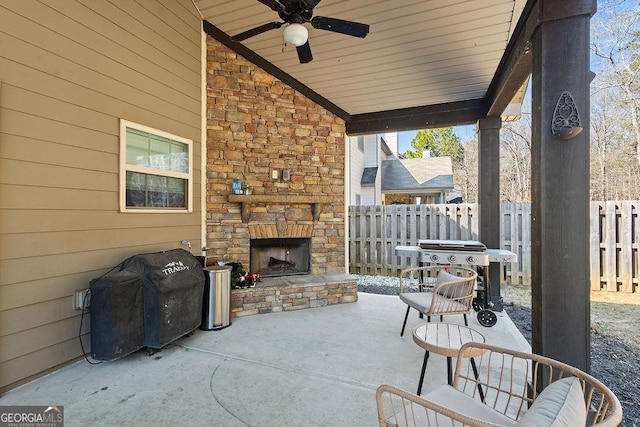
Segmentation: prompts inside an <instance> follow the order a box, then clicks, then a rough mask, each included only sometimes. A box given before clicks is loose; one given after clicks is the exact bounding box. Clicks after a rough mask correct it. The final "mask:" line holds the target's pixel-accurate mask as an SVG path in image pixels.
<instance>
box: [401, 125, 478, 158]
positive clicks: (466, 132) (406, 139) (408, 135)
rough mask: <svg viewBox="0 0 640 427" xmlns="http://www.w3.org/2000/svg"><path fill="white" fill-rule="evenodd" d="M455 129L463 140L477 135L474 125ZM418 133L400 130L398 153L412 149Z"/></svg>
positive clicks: (468, 139)
mask: <svg viewBox="0 0 640 427" xmlns="http://www.w3.org/2000/svg"><path fill="white" fill-rule="evenodd" d="M453 130H454V131H455V133H456V135H458V136H459V137H460V139H461V140H462V141H463V142H465V141H470V140H472V139H475V137H476V128H475V126H473V125H469V126H456V127H454V128H453ZM416 133H418V131H417V130H412V131H407V132H398V153H400V154H402V153H405V152H406V151H407V150H409V149H411V140H412V139H413V137H414V136H416Z"/></svg>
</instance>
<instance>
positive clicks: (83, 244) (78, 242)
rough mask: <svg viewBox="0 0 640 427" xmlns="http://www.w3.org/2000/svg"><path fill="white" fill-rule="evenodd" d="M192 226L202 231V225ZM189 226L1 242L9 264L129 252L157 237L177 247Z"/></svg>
mask: <svg viewBox="0 0 640 427" xmlns="http://www.w3.org/2000/svg"><path fill="white" fill-rule="evenodd" d="M192 226H195V227H198V226H199V224H197V223H196V224H193V225H192ZM186 227H187V225H186V224H185V225H179V226H176V227H166V226H163V227H162V228H161V229H158V228H157V227H144V228H143V227H138V228H126V229H107V230H102V229H97V228H96V229H94V230H88V231H64V232H53V233H29V235H28V237H29V238H28V239H25V236H24V235H23V234H22V235H21V234H7V235H5V236H4V237H3V239H2V241H1V242H0V251H1V252H2V253H3V254H4V256H3V257H4V258H5V260H10V259H16V258H33V257H39V256H46V255H49V254H76V256H78V254H81V253H83V252H87V251H99V250H103V249H111V248H126V247H129V246H131V245H135V243H136V242H149V241H150V236H149V234H151V233H154V234H156V235H158V238H160V239H162V241H166V239H173V240H174V241H175V242H176V243H178V242H180V241H181V240H182V239H184V233H185V231H184V230H185V228H186Z"/></svg>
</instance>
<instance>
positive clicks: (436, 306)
mask: <svg viewBox="0 0 640 427" xmlns="http://www.w3.org/2000/svg"><path fill="white" fill-rule="evenodd" d="M408 279H412V280H408ZM415 279H418V280H419V284H418V285H416V284H415ZM477 279H478V274H477V273H476V272H475V271H473V270H471V269H469V268H465V267H459V266H444V265H431V266H426V267H415V268H407V269H405V270H402V271H401V272H400V299H401V300H402V302H404V303H405V304H407V312H406V314H405V316H404V322H403V323H402V330H401V331H400V336H403V335H404V328H405V326H406V325H407V319H408V318H409V311H410V310H411V308H414V309H416V310H417V311H418V312H419V313H420V317H422V316H423V315H425V316H427V321H430V320H431V316H440V320H442V316H446V315H453V314H462V315H463V316H464V324H465V325H466V326H469V324H468V323H467V314H468V313H469V312H470V311H471V307H472V303H473V292H474V290H475V287H476V280H477ZM408 283H411V285H409V284H408ZM425 283H426V284H427V285H433V288H431V287H430V286H426V285H425ZM416 287H417V289H416ZM416 290H417V291H418V292H416Z"/></svg>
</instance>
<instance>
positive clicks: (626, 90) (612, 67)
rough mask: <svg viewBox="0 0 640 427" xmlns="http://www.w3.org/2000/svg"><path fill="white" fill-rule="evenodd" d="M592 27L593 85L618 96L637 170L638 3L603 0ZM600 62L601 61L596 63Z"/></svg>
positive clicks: (639, 92) (639, 112)
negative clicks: (594, 75)
mask: <svg viewBox="0 0 640 427" xmlns="http://www.w3.org/2000/svg"><path fill="white" fill-rule="evenodd" d="M598 9H599V11H598V14H597V15H596V18H597V19H595V20H594V21H593V24H592V35H591V37H592V40H593V42H592V52H593V53H594V55H595V58H594V59H596V61H595V64H594V65H595V66H596V68H597V69H598V74H599V75H598V78H597V79H598V80H597V81H596V83H595V84H596V85H597V86H598V87H600V88H601V90H602V88H607V91H608V92H609V93H611V94H615V95H617V96H618V97H619V101H618V104H617V108H620V109H623V110H624V111H625V117H626V120H625V121H626V122H627V123H628V126H629V128H630V135H629V136H630V140H629V142H630V144H631V146H632V147H633V150H634V152H635V161H636V164H637V166H638V167H640V59H639V58H638V55H639V52H640V8H639V7H638V1H637V0H635V1H621V0H602V1H601V2H600V5H599V8H598ZM598 59H600V61H598Z"/></svg>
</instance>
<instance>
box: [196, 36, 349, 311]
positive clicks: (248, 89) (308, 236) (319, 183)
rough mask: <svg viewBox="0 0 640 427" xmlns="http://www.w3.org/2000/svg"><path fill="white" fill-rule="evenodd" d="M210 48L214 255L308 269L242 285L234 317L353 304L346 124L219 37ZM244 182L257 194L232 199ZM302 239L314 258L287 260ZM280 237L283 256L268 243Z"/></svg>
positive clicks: (248, 265) (210, 239) (250, 265)
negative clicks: (236, 185)
mask: <svg viewBox="0 0 640 427" xmlns="http://www.w3.org/2000/svg"><path fill="white" fill-rule="evenodd" d="M207 51H208V55H207V94H208V98H207V185H206V188H207V194H206V198H207V217H206V222H207V236H206V238H207V239H206V247H207V248H209V249H208V252H207V255H208V256H209V257H213V258H218V259H223V258H228V259H229V260H231V261H236V262H240V263H242V265H243V267H244V268H245V269H247V270H254V269H256V268H263V262H264V261H263V260H260V261H259V263H260V265H257V264H256V262H257V261H256V260H255V259H254V258H256V257H261V256H262V255H263V253H265V252H266V253H267V254H268V255H267V256H268V258H275V261H273V262H272V264H274V263H275V264H277V263H278V261H284V263H283V262H280V264H281V265H280V267H282V266H286V262H293V263H294V264H295V265H296V267H298V266H300V265H302V264H305V267H306V268H305V269H304V274H303V273H302V272H296V273H293V274H288V273H285V272H284V271H283V272H282V273H283V274H270V273H267V276H272V277H267V278H265V279H264V280H261V281H260V282H259V284H258V286H257V287H256V288H251V289H235V290H234V291H233V293H232V312H233V314H234V315H236V316H237V315H244V314H256V313H262V312H269V311H279V310H287V309H294V308H304V307H305V306H306V307H313V306H318V305H325V304H333V303H339V302H349V301H355V300H356V299H357V293H356V291H355V281H354V280H353V279H349V278H348V276H346V275H345V274H344V272H345V239H346V237H345V236H346V231H345V215H346V208H345V205H344V189H345V180H344V179H345V178H344V177H345V140H346V136H345V122H344V120H343V119H341V118H339V117H337V116H335V115H334V114H332V113H330V112H329V111H327V110H326V109H325V108H323V107H322V106H320V105H318V104H316V103H315V102H313V101H311V100H310V99H308V98H306V97H305V96H304V95H302V94H301V93H299V92H296V91H295V90H294V89H292V88H291V87H289V86H287V85H285V84H284V83H282V82H281V81H279V80H278V79H276V78H275V77H273V76H272V75H270V74H268V73H267V72H265V71H264V70H262V69H260V68H258V67H256V66H255V65H254V64H252V63H251V62H249V61H247V60H245V59H244V58H242V57H240V56H238V55H237V54H236V53H235V52H233V51H231V50H229V49H228V48H226V47H225V46H223V45H221V44H220V43H218V42H217V41H215V40H214V39H212V38H211V37H208V43H207ZM236 178H238V179H240V180H241V181H242V183H243V185H244V186H245V187H250V189H251V191H250V192H247V193H246V194H231V193H232V191H231V183H232V181H233V180H234V179H236ZM274 239H277V240H274ZM302 240H304V242H305V243H304V244H303V245H301V246H302V247H304V248H307V249H308V260H304V261H302V260H298V259H297V258H296V260H294V261H292V260H291V259H290V258H287V257H290V256H291V249H293V248H295V249H300V250H302V248H301V247H298V243H299V242H300V241H302ZM261 241H262V242H261ZM276 241H278V242H279V243H278V245H282V244H284V248H285V249H284V252H283V251H282V250H280V252H278V250H279V249H278V250H277V249H276V248H275V247H273V246H272V247H270V248H269V249H267V248H265V247H264V246H263V244H271V243H274V242H276ZM287 251H288V252H289V253H288V254H287ZM296 256H299V255H296ZM267 265H268V261H267ZM272 267H273V265H272ZM282 270H284V268H282ZM251 272H254V271H251ZM266 288H270V289H271V290H270V291H269V292H271V293H268V294H265V295H263V294H262V291H263V290H265V289H266ZM311 289H313V290H311ZM329 290H331V291H330V292H329ZM285 296H286V298H285V300H286V301H285V302H282V299H283V298H284V297H285ZM240 298H242V302H239V299H240ZM265 301H266V302H265ZM267 302H272V303H273V304H271V305H270V304H268V303H267Z"/></svg>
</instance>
